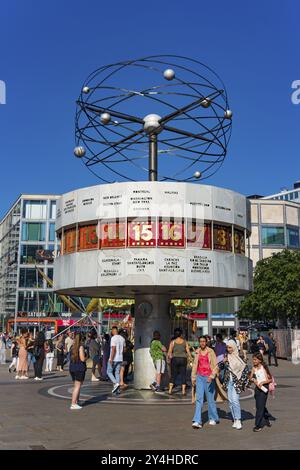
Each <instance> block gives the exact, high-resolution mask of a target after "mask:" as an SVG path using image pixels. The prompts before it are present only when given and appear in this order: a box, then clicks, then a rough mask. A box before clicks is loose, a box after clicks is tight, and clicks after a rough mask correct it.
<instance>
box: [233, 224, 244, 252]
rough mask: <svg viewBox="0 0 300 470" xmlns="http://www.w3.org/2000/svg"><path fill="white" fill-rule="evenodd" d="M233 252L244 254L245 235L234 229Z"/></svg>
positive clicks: (241, 231)
mask: <svg viewBox="0 0 300 470" xmlns="http://www.w3.org/2000/svg"><path fill="white" fill-rule="evenodd" d="M234 252H235V253H239V254H241V255H244V254H245V234H244V231H243V230H238V229H236V228H235V229H234Z"/></svg>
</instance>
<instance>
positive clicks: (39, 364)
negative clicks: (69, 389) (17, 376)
mask: <svg viewBox="0 0 300 470" xmlns="http://www.w3.org/2000/svg"><path fill="white" fill-rule="evenodd" d="M33 355H34V358H35V362H34V364H33V367H34V380H43V378H42V372H43V364H44V360H45V335H44V333H43V332H42V331H40V332H39V333H38V335H37V337H36V339H35V341H34V345H33Z"/></svg>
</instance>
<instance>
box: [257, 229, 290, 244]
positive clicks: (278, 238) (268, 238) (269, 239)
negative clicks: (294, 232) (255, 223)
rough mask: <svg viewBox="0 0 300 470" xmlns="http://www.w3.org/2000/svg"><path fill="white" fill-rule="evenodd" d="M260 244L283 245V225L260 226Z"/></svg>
mask: <svg viewBox="0 0 300 470" xmlns="http://www.w3.org/2000/svg"><path fill="white" fill-rule="evenodd" d="M261 233H262V244H263V245H284V244H285V243H284V228H283V227H264V226H262V230H261Z"/></svg>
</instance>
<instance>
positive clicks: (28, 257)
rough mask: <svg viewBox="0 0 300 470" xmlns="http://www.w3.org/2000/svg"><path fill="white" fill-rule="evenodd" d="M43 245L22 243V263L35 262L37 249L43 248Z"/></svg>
mask: <svg viewBox="0 0 300 470" xmlns="http://www.w3.org/2000/svg"><path fill="white" fill-rule="evenodd" d="M44 248H45V247H44V246H43V245H21V253H20V263H21V264H35V263H36V259H37V256H36V252H37V250H43V249H44Z"/></svg>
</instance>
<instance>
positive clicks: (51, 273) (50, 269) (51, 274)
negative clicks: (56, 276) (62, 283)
mask: <svg viewBox="0 0 300 470" xmlns="http://www.w3.org/2000/svg"><path fill="white" fill-rule="evenodd" d="M47 276H48V277H49V278H50V279H51V280H52V281H53V268H48V273H47ZM48 287H51V286H48Z"/></svg>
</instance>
